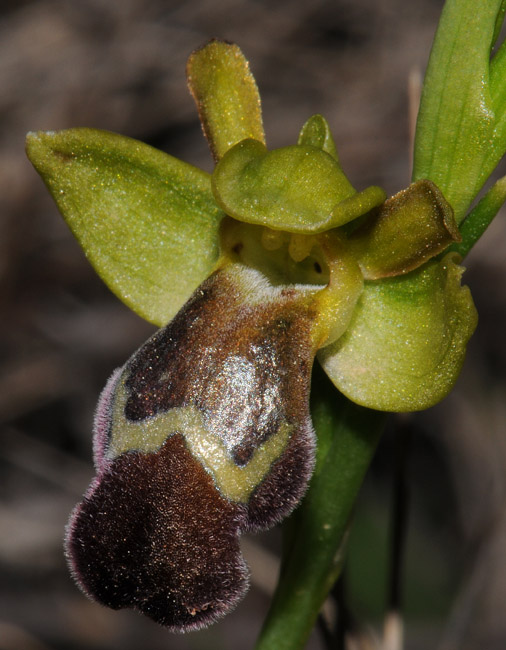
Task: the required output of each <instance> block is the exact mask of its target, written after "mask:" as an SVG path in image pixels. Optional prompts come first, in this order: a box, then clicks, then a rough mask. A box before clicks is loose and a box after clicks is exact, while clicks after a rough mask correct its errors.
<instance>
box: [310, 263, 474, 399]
mask: <svg viewBox="0 0 506 650" xmlns="http://www.w3.org/2000/svg"><path fill="white" fill-rule="evenodd" d="M459 259H460V258H459V256H457V255H456V254H455V253H449V254H448V255H446V256H445V257H444V258H443V260H441V261H436V260H431V261H429V262H427V263H426V264H425V265H424V266H422V267H420V268H419V269H417V270H415V271H413V272H411V273H409V274H408V275H405V276H400V277H397V278H389V279H383V280H381V281H376V282H366V284H365V287H364V291H363V293H362V295H361V297H360V299H359V302H358V305H357V308H356V310H355V314H354V316H353V318H352V321H351V323H350V326H349V328H348V330H347V331H346V332H345V334H344V335H343V336H342V337H341V338H340V339H339V340H338V341H336V342H335V343H334V344H332V345H329V346H328V347H326V348H324V349H323V350H321V351H320V353H319V359H320V361H321V363H322V365H323V368H324V369H325V371H326V373H327V374H328V376H329V377H330V379H331V380H332V381H333V383H334V384H335V385H336V387H337V388H338V389H339V390H340V391H341V392H342V393H344V394H345V395H346V396H347V397H348V398H349V399H351V400H352V401H354V402H356V403H357V404H361V405H362V406H367V407H368V408H373V409H377V410H381V411H417V410H421V409H425V408H428V407H430V406H433V405H434V404H436V403H437V402H439V401H440V400H441V399H443V397H445V396H446V394H447V393H448V392H449V391H450V389H451V388H452V387H453V384H454V383H455V381H456V379H457V376H458V374H459V371H460V368H461V366H462V363H463V361H464V355H465V349H466V344H467V342H468V340H469V338H470V336H471V334H472V333H473V331H474V329H475V327H476V324H477V314H476V310H475V307H474V304H473V301H472V298H471V293H470V291H469V289H468V288H467V287H465V286H464V287H461V286H460V279H461V275H462V272H463V270H464V269H463V267H461V266H459V265H458V260H459Z"/></svg>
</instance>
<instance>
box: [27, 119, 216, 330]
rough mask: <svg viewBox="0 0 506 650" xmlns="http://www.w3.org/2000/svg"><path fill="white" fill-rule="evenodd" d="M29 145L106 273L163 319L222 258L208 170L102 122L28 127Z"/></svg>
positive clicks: (141, 308)
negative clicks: (102, 128) (40, 129)
mask: <svg viewBox="0 0 506 650" xmlns="http://www.w3.org/2000/svg"><path fill="white" fill-rule="evenodd" d="M27 153H28V157H29V158H30V160H31V162H32V164H33V165H34V167H35V169H36V170H37V171H38V172H39V174H40V175H41V176H42V178H43V180H44V182H45V183H46V185H47V187H48V189H49V191H50V192H51V194H52V196H53V198H54V200H55V201H56V203H57V205H58V208H59V209H60V212H61V213H62V214H63V216H64V218H65V220H66V221H67V224H68V225H69V227H70V229H71V230H72V232H73V233H74V235H75V237H76V238H77V240H78V241H79V243H80V244H81V247H82V248H83V249H84V252H85V253H86V255H87V257H88V258H89V260H90V262H91V263H92V264H93V266H94V267H95V270H96V271H97V273H98V274H99V275H100V277H101V278H102V279H103V280H104V281H105V282H106V284H107V285H108V286H109V288H110V289H111V290H112V291H113V292H114V293H115V294H116V295H117V296H118V297H119V298H120V299H121V300H123V302H125V303H126V304H127V305H128V306H129V307H130V308H131V309H133V310H134V311H135V312H137V313H138V314H139V315H140V316H142V317H143V318H146V319H147V320H149V321H150V322H152V323H154V324H156V325H164V324H166V323H167V322H168V321H169V320H170V319H171V318H172V316H174V315H175V314H176V313H177V312H178V311H179V309H180V307H181V306H182V305H183V304H184V303H185V302H186V300H187V299H188V298H189V297H190V295H191V294H192V293H193V291H194V290H195V289H196V288H197V287H198V285H199V284H200V283H201V282H203V280H205V278H206V277H207V276H208V275H209V274H210V273H211V272H212V271H213V269H214V267H215V265H216V262H217V260H218V259H219V254H220V252H219V224H220V221H221V219H222V217H223V216H224V215H223V213H222V212H221V210H220V209H219V208H218V207H217V206H216V203H215V201H214V199H213V195H212V192H211V183H210V177H209V174H207V173H206V172H203V171H201V170H199V169H197V168H196V167H193V166H192V165H189V164H187V163H184V162H181V161H180V160H177V159H176V158H173V157H172V156H169V155H167V154H165V153H163V152H161V151H158V150H156V149H153V148H152V147H150V146H148V145H146V144H143V143H142V142H139V141H137V140H133V139H131V138H127V137H124V136H120V135H116V134H114V133H108V132H106V131H98V130H95V129H69V130H67V131H60V132H56V133H54V132H48V133H43V132H39V133H30V134H28V137H27Z"/></svg>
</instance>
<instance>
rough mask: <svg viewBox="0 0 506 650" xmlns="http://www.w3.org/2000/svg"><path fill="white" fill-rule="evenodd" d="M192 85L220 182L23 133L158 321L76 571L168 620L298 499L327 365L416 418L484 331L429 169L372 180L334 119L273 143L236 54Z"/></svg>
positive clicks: (113, 425)
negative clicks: (376, 183)
mask: <svg viewBox="0 0 506 650" xmlns="http://www.w3.org/2000/svg"><path fill="white" fill-rule="evenodd" d="M188 80H189V86H190V91H191V93H192V95H193V96H194V98H195V101H196V103H197V107H198V110H199V113H200V117H201V121H202V124H203V128H204V132H205V134H206V136H207V138H208V141H209V143H210V146H211V150H212V153H213V156H214V158H215V161H216V167H215V170H214V172H213V174H211V175H209V174H207V173H205V172H203V171H201V170H199V169H196V168H195V167H193V166H191V165H188V164H187V163H184V162H181V161H179V160H176V159H175V158H172V157H171V156H169V155H167V154H164V153H162V152H160V151H156V150H154V149H152V148H151V147H149V146H147V145H145V144H142V143H140V142H137V141H135V140H131V139H129V138H126V137H122V136H119V135H115V134H112V133H106V132H101V131H97V130H92V129H70V130H68V131H62V132H59V133H33V134H29V136H28V145H27V150H28V155H29V157H30V160H31V161H32V163H33V164H34V166H35V168H36V169H37V171H38V172H39V173H40V174H41V176H42V178H43V179H44V181H45V183H46V185H47V186H48V188H49V190H50V192H51V193H52V195H53V197H54V199H55V201H56V202H57V204H58V206H59V208H60V210H61V212H62V214H63V215H64V217H65V219H66V220H67V223H68V224H69V226H70V228H71V229H72V231H73V232H74V234H75V235H76V237H77V238H78V240H79V241H80V243H81V245H82V247H83V248H84V250H85V252H86V254H87V255H88V257H89V259H90V261H91V262H92V264H93V265H94V266H95V268H96V269H97V271H98V272H99V274H100V275H101V276H102V278H103V279H104V280H105V281H106V283H107V284H108V285H109V287H110V288H111V289H112V290H113V291H114V292H115V293H116V294H117V295H118V296H119V297H120V298H121V299H122V300H123V301H124V302H125V303H126V304H127V305H129V306H130V307H131V308H132V309H134V310H135V311H136V312H137V313H139V314H140V315H141V316H143V317H145V318H146V319H148V320H149V321H151V322H152V323H154V324H156V325H158V326H159V327H161V329H160V330H159V331H157V332H156V333H155V334H154V335H153V336H152V337H151V338H150V339H149V340H148V341H147V342H146V343H145V344H144V345H143V346H141V347H140V348H139V350H137V352H135V353H134V354H133V356H132V357H131V358H130V359H129V360H128V361H127V363H126V364H125V365H124V366H123V367H122V368H120V369H118V370H116V371H115V373H114V374H113V376H112V377H111V379H110V380H109V382H108V384H107V386H106V388H105V389H104V392H103V394H102V396H101V398H100V401H99V405H98V408H97V413H96V418H95V437H94V441H95V446H94V449H95V466H96V471H97V475H96V478H95V479H94V480H93V481H92V483H91V485H90V487H89V489H88V491H87V493H86V494H85V495H84V498H83V501H82V502H81V503H80V504H79V505H78V506H77V507H76V508H75V510H74V512H73V514H72V516H71V519H70V522H69V525H68V530H67V540H66V549H67V555H68V560H69V564H70V567H71V570H72V572H73V575H74V577H75V578H76V580H77V582H78V584H79V585H80V587H81V588H82V589H83V591H84V592H85V593H86V594H88V595H89V596H90V597H91V598H93V599H95V600H97V601H98V602H101V603H103V604H105V605H108V606H110V607H113V608H122V607H132V608H134V609H137V610H139V611H141V612H143V613H144V614H146V615H147V616H149V617H151V618H152V619H154V620H155V621H157V622H159V623H161V624H163V625H166V626H167V627H168V628H170V629H171V630H173V631H185V630H190V629H197V628H200V627H203V626H205V625H207V624H209V623H210V622H212V621H214V620H216V619H217V618H219V617H220V616H222V615H223V614H225V613H226V612H228V611H229V610H230V609H231V608H232V607H233V606H234V605H235V604H236V603H237V602H238V600H240V598H241V597H242V596H243V595H244V593H245V590H246V588H247V583H248V577H247V576H248V572H247V567H246V566H245V563H244V560H243V559H242V556H241V553H240V549H239V536H240V534H241V533H242V532H244V531H250V530H261V529H265V528H268V527H270V526H272V525H273V524H275V523H276V522H279V521H280V520H281V519H282V518H283V517H285V516H286V515H288V514H289V513H290V512H291V511H292V510H293V508H295V506H296V505H297V504H298V502H299V501H300V499H301V498H302V496H303V495H304V492H305V490H306V487H307V484H308V481H309V479H310V477H311V472H312V468H313V465H314V450H315V444H316V441H315V434H314V431H313V427H312V423H311V416H310V411H309V391H310V381H311V369H312V365H313V362H314V359H315V357H316V358H317V359H318V361H319V362H320V363H321V365H322V367H323V369H324V370H325V372H326V373H327V375H328V376H329V378H330V379H331V380H332V382H333V383H334V384H335V386H336V388H337V389H338V390H339V391H341V392H342V393H344V394H345V395H346V396H347V397H348V398H349V399H351V400H353V401H355V402H357V403H358V404H362V405H364V406H367V407H369V408H373V409H379V410H386V411H412V410H418V409H423V408H427V407H428V406H431V405H433V404H435V403H436V402H438V401H439V400H440V399H442V398H443V397H444V396H445V395H446V394H447V393H448V391H449V390H450V389H451V387H452V385H453V383H454V381H455V379H456V377H457V375H458V372H459V370H460V367H461V364H462V362H463V358H464V354H465V347H466V344H467V341H468V339H469V337H470V336H471V334H472V332H473V330H474V328H475V325H476V312H475V309H474V306H473V303H472V299H471V295H470V293H469V291H468V289H467V288H466V287H461V285H460V279H461V274H462V271H463V269H462V267H460V266H459V258H458V256H457V255H456V254H454V253H448V254H445V252H444V251H445V249H446V248H447V247H448V246H449V245H450V244H451V243H452V242H455V241H459V238H460V235H459V231H458V228H457V224H456V223H455V220H454V217H453V211H452V208H451V206H450V205H449V204H448V203H447V202H446V200H445V198H444V197H443V195H442V194H441V192H440V191H439V189H438V188H437V187H436V186H435V185H434V184H433V183H432V182H430V181H428V180H421V181H418V182H416V183H414V184H412V185H410V186H409V187H408V188H407V189H405V190H402V191H401V192H399V193H398V194H396V195H395V196H393V197H391V198H389V199H386V196H385V193H384V192H383V190H381V189H380V188H378V187H368V188H366V189H363V190H361V191H359V192H357V191H356V190H355V189H354V188H353V186H352V185H351V183H350V182H349V180H348V179H347V178H346V176H345V174H344V172H343V170H342V168H341V165H340V163H339V158H338V155H337V151H336V147H335V144H334V141H333V139H332V136H331V133H330V129H329V126H328V124H327V122H326V121H325V119H324V118H323V117H322V116H320V115H315V116H313V117H311V118H310V119H309V120H308V121H307V122H306V124H305V125H304V126H303V127H302V130H301V132H300V135H299V138H298V141H297V144H295V145H291V146H287V147H283V148H281V149H277V150H273V151H270V150H268V149H267V147H266V144H265V137H264V132H263V127H262V118H261V110H260V100H259V96H258V91H257V87H256V84H255V81H254V79H253V77H252V75H251V73H250V71H249V67H248V63H247V61H246V60H245V58H244V56H243V55H242V53H241V51H240V50H239V48H238V47H237V46H235V45H232V44H229V43H225V42H221V41H211V42H210V43H208V44H207V45H206V46H204V47H203V48H202V49H200V50H197V51H196V52H194V53H193V54H192V55H191V57H190V59H189V62H188Z"/></svg>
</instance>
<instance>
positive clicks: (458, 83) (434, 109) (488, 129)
mask: <svg viewBox="0 0 506 650" xmlns="http://www.w3.org/2000/svg"><path fill="white" fill-rule="evenodd" d="M478 4H479V9H478V7H477V3H476V0H447V2H446V3H445V6H444V9H443V13H442V15H441V19H440V22H439V26H438V30H437V33H436V37H435V40H434V45H433V48H432V52H431V56H430V60H429V65H428V68H427V73H426V76H425V82H424V88H423V93H422V100H421V104H420V112H419V115H418V122H417V129H416V140H415V152H414V170H413V180H418V179H421V178H428V179H430V180H432V181H433V182H434V183H435V184H436V185H437V186H438V187H439V188H440V190H441V191H442V192H443V194H444V196H445V198H446V199H447V201H448V202H449V203H450V204H451V206H452V207H453V209H454V211H455V218H456V220H457V223H461V221H462V220H463V219H464V217H465V214H466V212H467V210H468V208H469V206H470V204H471V202H472V201H473V199H474V198H475V196H476V195H477V194H478V192H479V191H480V189H481V188H482V187H483V185H484V183H485V181H486V180H487V178H488V177H489V175H490V174H491V173H492V171H493V170H494V168H495V167H496V165H497V163H498V162H499V160H500V159H501V157H502V156H503V154H504V152H505V150H506V102H504V101H503V99H504V94H505V90H504V89H505V87H506V57H505V52H504V46H503V47H502V48H501V51H500V53H499V54H498V55H497V57H496V59H497V61H495V62H494V61H493V62H492V66H491V69H489V66H490V52H491V48H492V46H493V44H494V38H495V35H496V33H497V25H498V21H499V20H500V18H501V16H502V11H503V9H504V6H503V5H504V2H503V0H488V1H487V2H480V3H478Z"/></svg>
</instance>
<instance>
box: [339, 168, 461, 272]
mask: <svg viewBox="0 0 506 650" xmlns="http://www.w3.org/2000/svg"><path fill="white" fill-rule="evenodd" d="M460 239H461V238H460V234H459V230H458V227H457V224H456V222H455V218H454V216H453V210H452V208H451V206H450V204H449V203H448V202H447V201H446V200H445V198H444V196H443V195H442V194H441V192H440V191H439V189H438V188H437V187H436V185H434V183H432V182H431V181H428V180H421V181H417V182H416V183H412V184H411V185H410V186H409V187H408V188H407V189H405V190H402V191H401V192H398V193H397V194H396V195H395V196H392V197H391V198H390V199H388V201H385V203H384V204H383V205H382V206H381V207H380V208H379V209H378V210H377V211H376V212H375V213H374V214H373V215H371V217H370V218H369V219H367V221H366V222H365V223H364V224H363V225H362V226H361V227H360V228H358V229H357V230H356V231H355V232H354V233H353V235H352V236H351V237H350V240H349V246H350V248H351V250H352V252H353V253H354V254H355V257H356V258H357V259H358V262H359V265H360V268H361V269H362V273H363V274H364V278H365V279H366V280H377V279H379V278H386V277H391V276H395V275H403V274H405V273H408V272H409V271H412V270H413V269H416V268H418V267H419V266H421V265H422V264H423V263H424V262H426V261H427V260H429V259H430V258H431V257H434V256H435V255H437V254H439V253H441V252H442V251H443V250H444V249H445V248H447V247H448V246H449V245H450V244H451V243H452V242H455V241H460Z"/></svg>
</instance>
